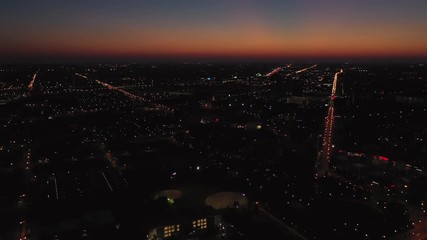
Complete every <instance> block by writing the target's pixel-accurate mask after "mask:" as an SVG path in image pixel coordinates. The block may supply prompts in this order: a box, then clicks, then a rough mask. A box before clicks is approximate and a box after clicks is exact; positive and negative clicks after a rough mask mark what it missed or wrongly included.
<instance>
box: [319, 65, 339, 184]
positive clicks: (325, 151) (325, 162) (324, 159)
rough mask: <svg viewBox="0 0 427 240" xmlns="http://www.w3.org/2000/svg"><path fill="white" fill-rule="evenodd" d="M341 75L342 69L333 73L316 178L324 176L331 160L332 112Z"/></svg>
mask: <svg viewBox="0 0 427 240" xmlns="http://www.w3.org/2000/svg"><path fill="white" fill-rule="evenodd" d="M341 73H343V70H342V69H341V70H340V71H339V72H337V73H335V76H334V82H333V84H332V91H331V96H330V99H329V110H328V115H327V116H326V119H325V131H324V133H323V141H322V148H321V150H320V152H319V157H318V162H317V176H318V177H323V176H325V175H326V173H327V172H328V170H329V162H330V160H331V153H332V137H333V135H332V134H333V130H334V112H335V107H334V100H335V98H336V91H337V82H338V78H339V75H340V74H341Z"/></svg>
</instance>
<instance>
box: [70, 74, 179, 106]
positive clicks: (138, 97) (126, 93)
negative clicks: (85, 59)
mask: <svg viewBox="0 0 427 240" xmlns="http://www.w3.org/2000/svg"><path fill="white" fill-rule="evenodd" d="M74 74H75V75H76V76H79V77H81V78H84V79H87V80H91V79H89V78H88V77H87V76H85V75H83V74H80V73H74ZM93 81H95V82H96V83H98V84H100V85H102V86H104V87H105V88H107V89H110V90H113V91H117V92H120V93H122V94H124V95H125V96H126V97H128V98H130V99H133V100H137V101H142V102H150V101H149V100H147V99H145V98H143V97H141V96H138V95H135V94H133V93H130V92H128V91H125V90H123V89H121V88H118V87H115V86H113V85H111V84H108V83H106V82H102V81H99V80H96V79H94V80H93ZM154 107H155V108H156V109H158V110H163V111H165V112H173V109H171V108H169V107H167V106H165V105H161V104H157V103H154Z"/></svg>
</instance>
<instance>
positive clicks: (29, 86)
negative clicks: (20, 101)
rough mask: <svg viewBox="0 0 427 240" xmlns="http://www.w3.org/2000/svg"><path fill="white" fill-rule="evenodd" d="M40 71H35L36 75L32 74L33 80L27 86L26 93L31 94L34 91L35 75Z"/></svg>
mask: <svg viewBox="0 0 427 240" xmlns="http://www.w3.org/2000/svg"><path fill="white" fill-rule="evenodd" d="M39 71H40V69H39V70H37V72H36V73H34V75H33V78H32V79H31V82H30V83H29V84H28V91H29V92H32V91H33V89H34V83H35V82H36V79H37V74H38V73H39Z"/></svg>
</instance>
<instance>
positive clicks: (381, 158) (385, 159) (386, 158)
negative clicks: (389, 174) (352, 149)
mask: <svg viewBox="0 0 427 240" xmlns="http://www.w3.org/2000/svg"><path fill="white" fill-rule="evenodd" d="M378 159H379V160H381V161H388V160H390V159H389V158H388V157H384V156H378Z"/></svg>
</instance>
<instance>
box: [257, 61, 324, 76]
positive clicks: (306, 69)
mask: <svg viewBox="0 0 427 240" xmlns="http://www.w3.org/2000/svg"><path fill="white" fill-rule="evenodd" d="M289 66H290V65H287V66H284V67H277V68H275V69H273V71H271V72H269V73H267V74H266V75H265V76H266V77H271V76H273V75H275V74H277V73H279V72H280V71H282V70H283V69H284V68H287V67H289ZM315 67H317V64H315V65H313V66H310V67H306V68H303V69H300V70H298V71H296V72H293V73H288V74H286V77H289V76H292V75H293V74H298V73H302V72H305V71H308V70H310V69H312V68H315Z"/></svg>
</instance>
